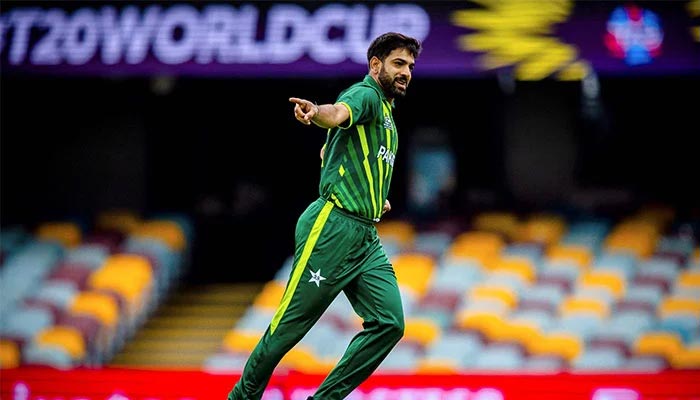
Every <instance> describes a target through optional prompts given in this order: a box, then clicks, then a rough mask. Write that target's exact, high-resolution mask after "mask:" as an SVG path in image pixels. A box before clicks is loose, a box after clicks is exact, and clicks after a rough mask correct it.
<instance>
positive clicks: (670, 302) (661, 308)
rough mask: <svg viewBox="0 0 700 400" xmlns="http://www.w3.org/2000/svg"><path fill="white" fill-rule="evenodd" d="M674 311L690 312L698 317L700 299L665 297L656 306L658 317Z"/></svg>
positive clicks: (699, 316) (699, 313)
mask: <svg viewBox="0 0 700 400" xmlns="http://www.w3.org/2000/svg"><path fill="white" fill-rule="evenodd" d="M676 313H686V314H692V315H694V316H696V317H697V318H700V300H698V299H690V298H686V297H665V298H663V299H662V300H661V303H660V304H659V305H658V307H657V314H658V316H659V317H666V316H668V315H670V314H676Z"/></svg>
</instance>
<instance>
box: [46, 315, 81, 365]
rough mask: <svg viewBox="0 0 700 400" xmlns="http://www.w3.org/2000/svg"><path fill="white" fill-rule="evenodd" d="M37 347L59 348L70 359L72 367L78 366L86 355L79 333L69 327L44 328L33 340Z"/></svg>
mask: <svg viewBox="0 0 700 400" xmlns="http://www.w3.org/2000/svg"><path fill="white" fill-rule="evenodd" d="M34 341H35V343H36V344H37V345H39V346H48V347H59V348H61V349H63V350H65V351H66V352H67V353H68V355H70V358H71V364H72V365H80V364H82V362H83V361H84V359H85V356H86V354H87V352H86V346H85V341H84V340H83V335H82V334H81V332H80V331H79V330H77V329H75V328H73V327H70V326H63V325H54V326H50V327H47V328H44V329H43V330H41V331H40V332H38V333H37V335H36V336H35V338H34Z"/></svg>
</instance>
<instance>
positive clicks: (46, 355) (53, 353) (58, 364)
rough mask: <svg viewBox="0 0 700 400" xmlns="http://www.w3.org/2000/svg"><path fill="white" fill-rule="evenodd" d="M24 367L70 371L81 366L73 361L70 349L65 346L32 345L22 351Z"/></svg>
mask: <svg viewBox="0 0 700 400" xmlns="http://www.w3.org/2000/svg"><path fill="white" fill-rule="evenodd" d="M22 365H25V366H29V367H31V366H44V367H52V368H58V369H63V370H69V369H73V368H75V367H77V366H78V365H79V364H78V363H76V362H75V361H74V360H73V358H72V356H71V354H70V352H69V351H68V349H66V348H65V347H63V346H56V345H52V344H40V343H30V344H28V345H27V346H26V347H25V348H24V350H23V351H22Z"/></svg>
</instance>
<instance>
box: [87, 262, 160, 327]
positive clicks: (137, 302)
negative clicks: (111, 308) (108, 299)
mask: <svg viewBox="0 0 700 400" xmlns="http://www.w3.org/2000/svg"><path fill="white" fill-rule="evenodd" d="M88 287H89V288H93V289H110V290H114V291H116V292H117V293H119V294H120V295H122V297H124V298H125V299H126V300H127V313H128V318H129V319H130V321H133V319H134V318H135V317H136V316H137V315H139V314H140V313H142V312H144V311H145V307H146V304H147V301H148V299H149V297H150V295H151V294H152V291H153V288H154V282H153V269H152V267H151V264H150V262H149V261H148V259H147V258H146V257H144V256H141V255H137V254H126V253H125V254H115V255H112V256H110V257H108V258H107V260H105V262H104V264H103V265H102V266H101V267H100V268H99V269H98V270H96V271H94V272H93V273H92V274H90V277H89V278H88Z"/></svg>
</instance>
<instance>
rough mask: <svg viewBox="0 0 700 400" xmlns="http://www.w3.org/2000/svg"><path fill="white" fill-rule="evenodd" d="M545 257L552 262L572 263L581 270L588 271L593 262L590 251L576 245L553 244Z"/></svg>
mask: <svg viewBox="0 0 700 400" xmlns="http://www.w3.org/2000/svg"><path fill="white" fill-rule="evenodd" d="M545 257H546V258H547V259H548V260H549V261H552V262H563V263H573V264H574V265H576V266H577V267H579V268H580V269H581V270H585V269H588V268H589V267H590V265H591V263H592V261H593V253H592V251H591V249H589V248H587V247H582V246H578V245H562V244H554V245H552V246H550V247H549V249H548V250H547V253H546V255H545Z"/></svg>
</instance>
